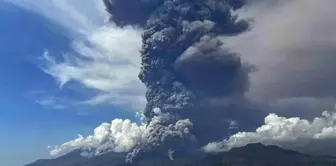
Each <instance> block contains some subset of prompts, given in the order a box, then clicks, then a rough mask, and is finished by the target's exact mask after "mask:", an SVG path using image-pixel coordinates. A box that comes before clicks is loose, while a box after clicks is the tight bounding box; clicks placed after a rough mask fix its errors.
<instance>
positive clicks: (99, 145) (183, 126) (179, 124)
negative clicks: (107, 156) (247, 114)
mask: <svg viewBox="0 0 336 166" xmlns="http://www.w3.org/2000/svg"><path fill="white" fill-rule="evenodd" d="M155 112H156V115H155V116H154V117H153V120H152V121H151V122H150V123H149V124H148V125H146V124H141V125H138V124H136V123H132V122H131V121H130V120H128V119H127V120H122V119H115V120H113V121H112V122H111V123H103V124H101V125H100V126H98V127H97V128H96V129H95V130H94V134H93V135H89V136H87V137H84V136H82V135H78V138H77V139H75V140H72V141H68V142H66V143H64V144H62V145H57V146H49V149H51V150H50V155H51V156H59V155H62V154H65V153H68V152H70V151H72V150H75V149H81V150H83V154H85V155H88V156H96V155H100V154H103V153H106V152H130V151H132V149H133V148H134V147H136V146H157V147H159V146H160V145H161V143H162V142H165V141H172V139H173V138H175V139H176V137H177V138H178V139H181V140H187V139H192V136H191V133H190V130H191V128H192V123H191V122H190V120H189V119H184V120H178V121H176V123H174V124H169V125H168V126H166V125H165V123H167V119H168V118H170V115H169V114H168V113H162V112H161V110H160V109H158V108H156V111H155ZM158 126H160V127H158ZM156 135H158V136H156ZM139 143H141V144H139ZM143 144H146V145H143ZM175 146H177V145H175ZM147 148H148V147H147ZM152 148H154V147H152ZM135 150H136V149H135ZM137 153H138V151H132V152H131V153H130V154H128V155H135V154H137Z"/></svg>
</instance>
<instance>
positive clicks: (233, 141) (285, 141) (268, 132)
mask: <svg viewBox="0 0 336 166" xmlns="http://www.w3.org/2000/svg"><path fill="white" fill-rule="evenodd" d="M335 138H336V112H332V113H330V112H327V111H324V112H323V113H322V116H321V117H316V118H315V119H314V120H312V121H308V120H306V119H300V118H298V117H292V118H285V117H280V116H278V115H276V114H270V115H268V116H267V117H266V118H265V124H264V125H262V126H260V127H259V128H257V129H256V131H255V132H238V133H236V134H234V135H232V136H231V137H230V138H229V139H226V140H224V141H222V142H213V143H209V144H208V145H206V146H205V147H204V150H205V151H207V152H220V151H227V150H230V149H231V148H234V147H242V146H245V145H247V144H249V143H257V142H261V143H263V144H266V145H278V146H283V147H289V148H299V147H303V146H308V145H310V143H312V142H316V141H326V140H330V139H335Z"/></svg>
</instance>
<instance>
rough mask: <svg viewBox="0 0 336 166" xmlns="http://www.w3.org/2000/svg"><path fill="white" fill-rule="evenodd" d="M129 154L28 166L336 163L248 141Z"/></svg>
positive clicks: (332, 159) (76, 156)
mask: <svg viewBox="0 0 336 166" xmlns="http://www.w3.org/2000/svg"><path fill="white" fill-rule="evenodd" d="M125 155H126V153H115V152H110V153H107V154H104V155H101V156H96V157H92V158H86V157H83V156H81V155H80V151H79V150H75V151H72V152H70V153H68V154H66V155H64V156H61V157H58V158H56V159H44V160H38V161H36V162H34V163H31V164H28V165H25V166H166V165H167V166H170V165H174V166H316V165H318V166H336V157H326V156H313V155H307V154H303V153H300V152H297V151H294V150H286V149H282V148H280V147H278V146H274V145H263V144H261V143H255V144H248V145H246V146H244V147H239V148H233V149H231V150H230V151H228V152H222V153H217V154H205V153H202V154H196V155H194V156H192V157H187V158H178V157H177V158H176V159H174V160H169V159H168V157H165V158H153V157H151V156H150V155H147V156H146V157H144V158H142V159H140V160H139V161H137V162H136V163H133V164H129V163H125Z"/></svg>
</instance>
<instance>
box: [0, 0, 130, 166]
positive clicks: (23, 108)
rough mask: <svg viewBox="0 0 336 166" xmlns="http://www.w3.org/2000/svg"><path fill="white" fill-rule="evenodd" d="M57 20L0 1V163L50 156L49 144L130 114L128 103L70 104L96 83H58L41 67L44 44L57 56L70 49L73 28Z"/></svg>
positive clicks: (7, 165) (6, 164)
mask: <svg viewBox="0 0 336 166" xmlns="http://www.w3.org/2000/svg"><path fill="white" fill-rule="evenodd" d="M57 21H60V20H56V19H54V20H53V19H51V18H50V17H49V18H48V17H46V16H45V15H43V14H41V13H39V12H38V11H36V10H31V9H30V8H24V7H21V6H20V7H19V5H13V4H10V3H7V2H3V1H1V2H0V22H1V23H0V36H1V37H0V66H1V69H0V77H1V80H2V86H1V87H0V92H1V93H0V110H1V111H0V130H1V131H2V132H1V133H2V134H1V136H0V147H1V148H2V149H3V150H1V151H0V165H4V166H18V165H23V164H27V163H30V162H32V161H34V160H37V159H39V158H48V157H49V156H48V150H47V146H48V145H56V144H61V143H63V142H65V141H67V140H71V139H73V138H75V137H76V134H79V133H81V134H84V135H86V134H89V133H91V132H92V131H93V129H94V128H95V127H96V126H97V125H98V124H100V123H102V122H108V121H111V119H113V118H115V117H120V118H129V119H134V116H135V113H134V111H131V109H130V110H126V111H125V110H121V109H120V107H115V106H113V105H110V104H100V105H99V106H92V105H91V106H84V105H83V106H82V105H81V104H78V105H74V103H80V102H81V100H85V99H88V98H90V96H91V95H93V94H95V93H96V92H95V89H91V90H89V89H88V90H84V89H86V88H85V87H84V86H80V85H76V84H72V85H69V86H66V87H65V86H64V87H62V88H60V85H59V83H58V82H57V81H55V79H54V78H53V76H51V75H49V74H47V73H46V72H44V71H43V69H42V68H43V67H45V66H46V65H47V64H46V62H45V61H44V59H43V54H44V53H45V51H46V50H47V51H48V53H49V54H50V55H52V57H53V58H55V59H59V60H60V61H61V60H62V58H63V57H62V53H66V52H72V49H73V48H71V43H72V41H73V40H74V36H75V35H74V34H75V33H73V32H71V30H70V29H69V28H68V27H65V26H63V25H66V24H61V23H60V22H57ZM70 33H72V34H71V35H70ZM71 86H72V87H71Z"/></svg>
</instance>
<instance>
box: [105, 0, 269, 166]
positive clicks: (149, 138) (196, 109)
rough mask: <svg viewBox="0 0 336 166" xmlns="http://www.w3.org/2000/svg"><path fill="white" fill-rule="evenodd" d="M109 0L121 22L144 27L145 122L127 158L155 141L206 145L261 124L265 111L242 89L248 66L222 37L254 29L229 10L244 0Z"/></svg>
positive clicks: (159, 145) (171, 146)
mask: <svg viewBox="0 0 336 166" xmlns="http://www.w3.org/2000/svg"><path fill="white" fill-rule="evenodd" d="M104 2H105V4H106V6H107V11H108V12H110V13H111V15H112V16H111V20H112V21H113V22H115V23H116V24H117V25H118V26H125V25H132V26H138V27H142V28H143V29H144V32H143V35H142V42H143V46H142V49H141V51H140V52H141V60H142V63H141V64H142V66H141V72H140V74H139V78H140V80H141V81H142V82H143V83H144V84H145V85H146V87H147V92H146V99H147V101H148V103H147V106H146V108H145V110H144V115H145V116H146V118H147V120H148V124H147V131H146V134H145V136H146V139H144V140H143V141H142V142H139V144H138V146H136V148H135V149H134V150H133V151H132V152H131V153H130V154H129V155H128V160H130V161H132V160H133V159H134V157H137V156H139V154H141V152H148V151H152V150H157V149H160V150H167V151H168V150H169V151H170V152H171V151H174V150H178V149H179V148H180V149H182V148H186V149H188V148H195V147H201V146H203V145H205V144H206V143H208V142H209V141H216V140H221V139H223V138H225V137H227V136H228V135H230V130H232V129H233V130H240V129H247V130H248V129H249V128H253V125H251V124H254V125H256V126H257V125H258V123H259V122H260V121H259V120H261V119H262V118H263V116H260V117H261V118H259V116H258V114H256V113H255V112H256V111H255V110H257V109H258V108H255V107H251V106H252V105H253V104H251V103H250V102H249V101H247V100H246V99H245V97H244V92H246V91H247V90H248V87H249V84H248V74H249V72H250V71H251V70H250V67H249V66H248V65H246V64H244V63H242V61H241V59H240V57H239V56H238V55H237V54H235V53H233V52H230V50H228V49H226V48H225V47H224V44H223V43H222V42H221V41H220V40H219V39H218V38H217V37H218V36H232V35H237V34H240V33H242V32H244V31H246V30H248V29H249V23H248V22H247V21H246V20H240V19H238V17H237V16H235V15H233V14H232V10H235V9H238V8H240V7H242V6H243V5H244V3H245V1H244V0H104ZM155 110H156V111H155ZM233 122H234V124H236V126H235V127H232V126H231V125H232V123H233ZM237 124H238V125H237Z"/></svg>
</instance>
